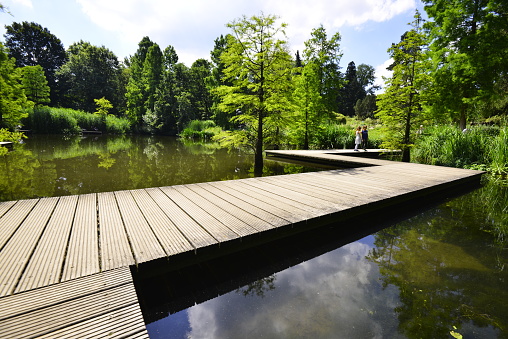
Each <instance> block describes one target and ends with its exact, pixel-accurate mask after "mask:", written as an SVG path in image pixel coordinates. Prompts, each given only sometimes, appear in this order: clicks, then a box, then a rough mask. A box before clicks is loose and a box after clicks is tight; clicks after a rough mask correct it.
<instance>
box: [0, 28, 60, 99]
mask: <svg viewBox="0 0 508 339" xmlns="http://www.w3.org/2000/svg"><path fill="white" fill-rule="evenodd" d="M5 29H6V33H5V35H4V36H5V46H6V47H7V48H8V49H9V56H10V57H12V58H14V59H15V60H16V66H17V67H25V66H40V67H42V69H43V70H44V75H45V76H46V79H47V82H48V86H49V87H50V88H51V102H53V103H55V104H56V103H60V102H61V98H60V96H59V94H60V92H59V88H58V83H57V81H56V76H55V73H56V71H57V70H58V69H59V68H60V67H62V65H63V64H64V63H65V62H66V61H67V54H66V52H65V48H64V46H63V44H62V42H61V41H60V39H58V38H57V37H56V36H55V35H53V34H51V32H50V31H49V30H48V29H47V28H43V27H42V26H41V25H39V24H37V23H34V22H26V21H24V22H22V23H17V22H14V23H13V24H12V25H7V26H5Z"/></svg>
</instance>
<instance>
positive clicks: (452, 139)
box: [411, 126, 508, 175]
mask: <svg viewBox="0 0 508 339" xmlns="http://www.w3.org/2000/svg"><path fill="white" fill-rule="evenodd" d="M411 161H412V162H418V163H424V164H431V165H442V166H450V167H460V168H470V169H481V170H486V171H489V172H490V173H493V174H500V175H506V174H508V128H507V127H497V126H478V127H472V128H469V129H467V130H466V131H460V130H459V129H458V128H457V127H454V126H433V127H428V128H426V129H425V133H424V134H423V135H421V136H420V137H418V138H417V139H416V142H415V147H414V148H413V150H412V153H411Z"/></svg>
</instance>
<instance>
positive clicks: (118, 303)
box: [0, 283, 137, 338]
mask: <svg viewBox="0 0 508 339" xmlns="http://www.w3.org/2000/svg"><path fill="white" fill-rule="evenodd" d="M134 304H137V297H136V292H135V290H134V284H132V283H129V284H125V285H121V286H117V287H113V288H110V289H108V290H105V291H100V292H97V293H94V294H91V295H86V296H83V297H79V298H76V299H70V300H67V301H65V302H62V303H60V304H56V305H53V306H49V307H45V308H43V309H39V310H35V311H31V312H28V313H24V314H21V315H19V316H14V317H11V318H7V319H5V320H2V322H1V325H2V326H0V337H1V338H15V337H18V338H30V337H37V336H42V335H46V334H49V333H51V332H53V331H56V330H60V329H63V328H65V327H68V326H72V325H74V324H77V323H80V322H83V321H87V320H89V319H93V318H96V317H99V316H102V315H105V314H107V313H110V312H113V311H115V310H118V309H121V308H123V307H127V306H130V305H134Z"/></svg>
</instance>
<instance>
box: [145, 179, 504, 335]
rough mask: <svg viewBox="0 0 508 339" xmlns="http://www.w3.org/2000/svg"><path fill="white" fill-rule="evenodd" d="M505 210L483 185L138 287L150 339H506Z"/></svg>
mask: <svg viewBox="0 0 508 339" xmlns="http://www.w3.org/2000/svg"><path fill="white" fill-rule="evenodd" d="M507 203H508V187H506V183H504V186H503V183H490V184H487V185H486V186H485V187H483V188H480V189H478V190H475V191H473V192H470V193H468V194H466V195H463V196H460V197H456V198H453V199H448V200H445V201H442V202H440V203H439V204H438V205H434V206H429V207H426V206H424V205H420V206H419V209H417V210H416V209H415V208H414V207H411V208H408V207H404V208H401V209H399V210H397V211H395V212H393V211H392V213H395V214H397V216H398V219H399V220H394V219H393V215H389V213H385V214H381V215H380V214H374V215H371V216H368V215H367V216H365V217H364V218H361V219H359V220H357V221H356V222H357V226H356V227H355V229H357V230H362V228H366V230H364V233H362V232H360V233H356V234H353V235H350V236H348V235H346V234H344V232H343V229H344V227H347V226H352V225H353V223H348V225H340V224H338V225H330V226H329V227H325V228H323V229H320V230H319V231H315V232H312V233H309V234H302V235H300V236H296V237H292V238H290V239H286V240H284V241H279V242H276V243H271V244H268V245H264V246H260V247H257V248H255V249H250V250H247V251H244V252H242V253H237V254H235V255H231V256H229V257H223V258H220V259H216V260H211V261H208V262H204V263H200V264H199V265H197V266H192V267H188V268H185V269H180V270H177V271H170V272H167V273H165V274H162V275H159V276H156V277H152V278H145V279H141V280H139V281H138V282H137V286H136V287H137V290H138V295H139V297H140V300H141V304H142V308H143V312H144V317H145V321H146V322H147V329H148V331H149V334H150V338H506V337H507V336H508V302H507V300H508V265H507V264H508V260H507V259H508V239H507V238H506V235H508V207H507ZM402 219H403V220H402ZM369 232H373V233H372V234H370V235H366V234H369ZM351 237H353V238H354V239H350V238H351Z"/></svg>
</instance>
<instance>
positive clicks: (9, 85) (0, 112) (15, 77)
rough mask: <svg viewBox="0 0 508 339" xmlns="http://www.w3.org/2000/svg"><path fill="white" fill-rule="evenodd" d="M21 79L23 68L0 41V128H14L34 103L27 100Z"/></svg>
mask: <svg viewBox="0 0 508 339" xmlns="http://www.w3.org/2000/svg"><path fill="white" fill-rule="evenodd" d="M21 81H22V78H21V70H20V69H19V68H15V64H14V59H13V58H9V57H8V55H7V51H6V50H5V47H4V45H3V44H2V43H0V128H6V129H11V130H12V129H14V128H15V127H16V126H17V125H19V124H20V121H21V119H22V118H24V117H25V116H26V113H25V109H26V108H28V107H30V106H31V105H32V104H33V103H31V102H30V101H28V100H27V97H26V95H25V92H24V90H23V87H22V85H21Z"/></svg>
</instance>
